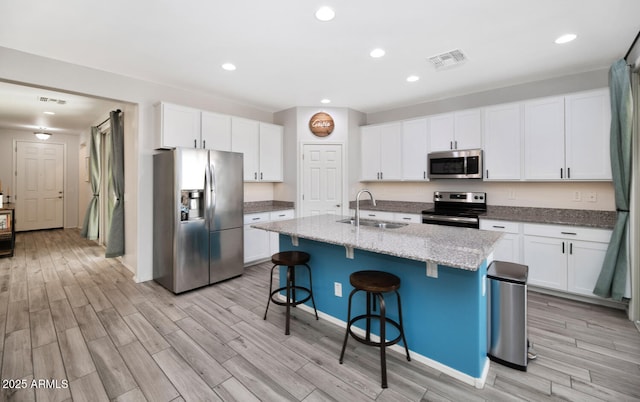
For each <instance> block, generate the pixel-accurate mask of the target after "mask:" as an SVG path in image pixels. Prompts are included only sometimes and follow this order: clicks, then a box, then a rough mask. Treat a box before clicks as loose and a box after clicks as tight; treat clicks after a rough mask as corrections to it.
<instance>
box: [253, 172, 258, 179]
mask: <svg viewBox="0 0 640 402" xmlns="http://www.w3.org/2000/svg"><path fill="white" fill-rule="evenodd" d="M253 180H258V172H253Z"/></svg>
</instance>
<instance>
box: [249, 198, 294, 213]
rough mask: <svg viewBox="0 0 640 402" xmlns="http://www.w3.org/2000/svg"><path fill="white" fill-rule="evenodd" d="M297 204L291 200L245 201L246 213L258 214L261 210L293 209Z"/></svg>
mask: <svg viewBox="0 0 640 402" xmlns="http://www.w3.org/2000/svg"><path fill="white" fill-rule="evenodd" d="M294 206H295V204H294V203H293V202H291V201H275V200H273V201H272V200H269V201H249V202H245V203H244V213H245V214H257V213H260V212H272V211H282V210H284V209H293V208H294Z"/></svg>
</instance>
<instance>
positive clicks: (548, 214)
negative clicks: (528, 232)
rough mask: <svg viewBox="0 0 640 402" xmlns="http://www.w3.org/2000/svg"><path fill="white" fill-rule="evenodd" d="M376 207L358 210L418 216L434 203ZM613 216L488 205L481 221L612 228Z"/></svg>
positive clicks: (368, 204) (367, 204) (366, 203)
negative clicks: (491, 220)
mask: <svg viewBox="0 0 640 402" xmlns="http://www.w3.org/2000/svg"><path fill="white" fill-rule="evenodd" d="M376 204H377V205H376V206H375V207H374V206H373V205H371V201H370V200H363V201H361V202H360V209H364V210H368V211H387V212H404V213H414V214H420V213H422V211H423V210H425V209H432V208H433V203H426V202H424V203H422V202H404V201H385V200H380V201H378V202H377V203H376ZM349 207H350V208H351V209H355V207H356V206H355V201H351V202H350V203H349ZM616 216H617V214H616V211H597V210H585V209H561V208H534V207H510V206H503V205H488V206H487V213H486V214H485V215H482V216H481V217H480V219H496V220H503V221H512V222H526V223H546V224H553V225H568V226H584V227H592V228H599V229H613V227H614V226H615V224H616Z"/></svg>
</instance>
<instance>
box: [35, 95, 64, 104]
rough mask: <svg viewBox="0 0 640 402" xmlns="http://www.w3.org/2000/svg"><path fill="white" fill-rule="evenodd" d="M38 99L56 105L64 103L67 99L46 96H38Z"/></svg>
mask: <svg viewBox="0 0 640 402" xmlns="http://www.w3.org/2000/svg"><path fill="white" fill-rule="evenodd" d="M38 100H39V101H40V102H45V103H57V104H58V105H66V104H67V101H66V100H64V99H55V98H49V97H47V96H38Z"/></svg>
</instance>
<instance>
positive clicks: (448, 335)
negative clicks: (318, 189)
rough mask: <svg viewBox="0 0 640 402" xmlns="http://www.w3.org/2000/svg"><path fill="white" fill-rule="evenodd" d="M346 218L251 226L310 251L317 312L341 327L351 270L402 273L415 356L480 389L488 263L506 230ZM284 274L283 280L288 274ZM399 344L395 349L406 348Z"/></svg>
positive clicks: (360, 303) (485, 364)
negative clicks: (393, 225) (379, 224)
mask: <svg viewBox="0 0 640 402" xmlns="http://www.w3.org/2000/svg"><path fill="white" fill-rule="evenodd" d="M343 218H346V217H343ZM343 218H341V217H339V216H335V215H321V216H313V217H306V218H298V219H291V220H286V221H277V222H270V223H263V224H256V225H253V226H252V227H255V228H258V229H263V230H267V231H272V232H277V233H280V251H287V250H299V251H305V252H307V253H309V254H310V255H311V261H310V262H309V265H310V266H311V269H312V275H313V293H314V297H315V301H316V307H317V309H318V312H319V314H320V315H321V318H323V319H327V320H329V321H332V322H334V323H336V324H337V325H341V326H342V327H345V326H346V318H347V302H348V296H349V293H350V292H351V290H352V287H351V285H350V284H349V275H351V273H353V272H355V271H360V270H380V271H386V272H390V273H393V274H395V275H397V276H398V277H400V279H401V287H400V290H399V292H400V295H401V298H402V313H403V319H404V327H405V335H406V338H407V343H408V344H409V345H408V346H409V349H410V351H411V358H412V360H416V361H419V362H422V363H424V364H426V365H429V366H431V367H434V368H436V369H438V370H440V371H442V372H444V373H446V374H449V375H451V376H453V377H455V378H458V379H460V380H461V381H464V382H465V383H468V384H471V385H474V386H475V387H478V388H482V387H483V386H484V382H485V379H486V376H487V372H488V370H489V359H488V358H487V279H486V273H487V264H488V262H490V260H491V253H492V252H493V249H494V248H495V246H496V243H497V242H498V240H499V239H500V237H501V233H498V232H490V231H480V230H477V229H468V228H456V227H449V226H436V225H425V224H417V223H415V224H408V225H406V226H403V227H400V228H393V229H389V228H378V227H372V226H363V225H361V226H359V227H355V226H353V225H352V224H349V223H344V222H341V221H342V220H343ZM365 223H366V222H365ZM281 272H285V270H282V271H281ZM298 272H299V276H298V277H297V280H299V281H300V283H302V284H306V283H308V278H305V277H304V274H305V270H300V271H298ZM296 275H298V274H296ZM280 281H281V283H282V284H283V283H284V277H283V275H281V277H280ZM336 283H337V284H339V286H341V287H342V292H343V293H342V296H336V294H335V293H336V292H335V286H336ZM357 296H360V299H355V298H354V315H357V314H360V311H363V310H364V306H365V302H364V294H362V292H361V293H359V294H358V295H357ZM385 300H386V302H387V311H388V315H389V316H390V317H391V318H393V319H397V318H398V317H397V315H396V311H397V306H396V305H395V303H396V301H395V298H394V297H387V298H386V299H385ZM308 303H309V302H308ZM374 327H375V325H374ZM376 331H377V330H376ZM394 336H395V333H394V332H392V333H391V334H389V338H393V337H394ZM401 345H402V344H401V343H400V344H399V345H395V346H393V347H392V349H396V350H399V351H400V352H401V353H403V347H402V346H401ZM337 358H338V356H336V359H337ZM345 361H348V353H347V358H346V359H345ZM407 364H414V363H407Z"/></svg>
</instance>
